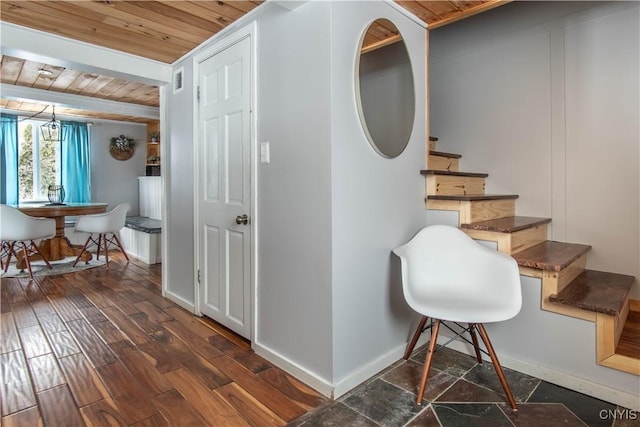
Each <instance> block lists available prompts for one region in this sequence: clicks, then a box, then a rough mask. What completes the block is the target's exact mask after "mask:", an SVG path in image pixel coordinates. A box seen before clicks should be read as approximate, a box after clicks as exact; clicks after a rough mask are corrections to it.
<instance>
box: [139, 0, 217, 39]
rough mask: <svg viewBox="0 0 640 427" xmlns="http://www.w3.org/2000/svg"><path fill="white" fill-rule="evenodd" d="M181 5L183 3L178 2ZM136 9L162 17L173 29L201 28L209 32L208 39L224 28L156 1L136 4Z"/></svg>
mask: <svg viewBox="0 0 640 427" xmlns="http://www.w3.org/2000/svg"><path fill="white" fill-rule="evenodd" d="M176 3H181V2H176ZM135 7H138V8H141V9H144V10H147V11H149V12H152V13H155V14H156V16H160V17H161V18H162V20H163V21H164V22H166V24H167V25H169V26H171V27H175V28H176V29H181V30H185V28H184V27H181V26H180V25H181V24H182V25H187V26H189V27H192V28H199V29H201V30H205V31H207V34H208V36H207V37H206V38H209V37H211V36H212V35H213V34H214V33H216V32H217V31H220V30H221V29H222V28H223V27H222V26H221V25H220V24H218V23H216V22H211V21H208V20H206V19H204V18H201V17H199V16H196V15H192V14H190V13H188V12H184V11H183V10H180V9H179V8H177V7H173V6H168V5H166V4H163V3H158V2H156V1H153V2H151V1H150V2H145V1H143V2H136V5H135Z"/></svg>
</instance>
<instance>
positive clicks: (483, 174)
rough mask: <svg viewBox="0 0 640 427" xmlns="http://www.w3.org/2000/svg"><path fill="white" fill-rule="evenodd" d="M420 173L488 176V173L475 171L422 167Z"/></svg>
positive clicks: (472, 176)
mask: <svg viewBox="0 0 640 427" xmlns="http://www.w3.org/2000/svg"><path fill="white" fill-rule="evenodd" d="M420 174H422V175H451V176H466V177H471V178H486V177H488V176H489V174H488V173H477V172H456V171H444V170H435V169H423V170H421V171H420Z"/></svg>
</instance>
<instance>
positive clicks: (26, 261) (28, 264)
mask: <svg viewBox="0 0 640 427" xmlns="http://www.w3.org/2000/svg"><path fill="white" fill-rule="evenodd" d="M20 243H22V252H23V253H24V262H25V263H26V264H27V270H29V277H31V278H32V279H33V271H31V261H30V260H29V251H28V250H27V244H26V243H25V242H20ZM16 258H17V257H16Z"/></svg>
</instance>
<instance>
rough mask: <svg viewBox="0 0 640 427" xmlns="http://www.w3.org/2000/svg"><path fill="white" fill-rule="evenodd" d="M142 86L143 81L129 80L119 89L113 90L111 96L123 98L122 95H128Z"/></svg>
mask: <svg viewBox="0 0 640 427" xmlns="http://www.w3.org/2000/svg"><path fill="white" fill-rule="evenodd" d="M140 86H142V83H140V82H129V83H127V84H125V85H123V86H121V87H120V88H119V89H118V90H116V91H113V92H112V93H111V96H113V97H114V98H118V99H121V98H122V97H124V96H127V95H128V94H129V93H130V92H131V91H132V90H136V89H137V88H139V87H140Z"/></svg>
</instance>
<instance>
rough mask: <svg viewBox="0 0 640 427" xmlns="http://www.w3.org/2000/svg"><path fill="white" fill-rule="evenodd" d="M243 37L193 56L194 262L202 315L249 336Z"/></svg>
mask: <svg viewBox="0 0 640 427" xmlns="http://www.w3.org/2000/svg"><path fill="white" fill-rule="evenodd" d="M250 46H251V39H250V38H249V37H247V38H245V39H243V40H241V41H239V42H237V43H235V44H233V45H231V46H229V47H227V48H226V49H224V50H222V51H221V52H219V53H217V54H216V55H214V56H212V57H210V58H208V59H206V60H204V61H202V62H200V64H199V83H200V98H201V99H200V103H199V118H198V121H199V135H200V144H199V147H198V156H197V158H198V171H199V172H198V181H199V186H198V206H197V211H198V223H199V224H198V229H199V230H202V234H203V235H202V236H200V237H199V240H200V243H199V246H198V248H197V249H198V265H199V266H200V273H201V275H200V303H199V310H200V312H201V313H202V314H204V315H206V316H209V317H211V318H212V319H214V320H216V321H217V322H219V323H221V324H223V325H225V326H226V327H228V328H229V329H231V330H233V331H235V332H237V333H238V334H240V335H242V336H244V337H246V338H250V335H251V329H250V327H251V299H250V298H251V292H250V289H251V288H250V283H251V282H250V280H251V223H250V221H249V222H248V223H247V224H243V223H242V222H241V223H240V224H238V223H237V222H236V217H242V215H247V216H248V215H250V213H251V175H250V174H251V120H250V114H251V108H250V107H251V79H250V57H251V56H250Z"/></svg>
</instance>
